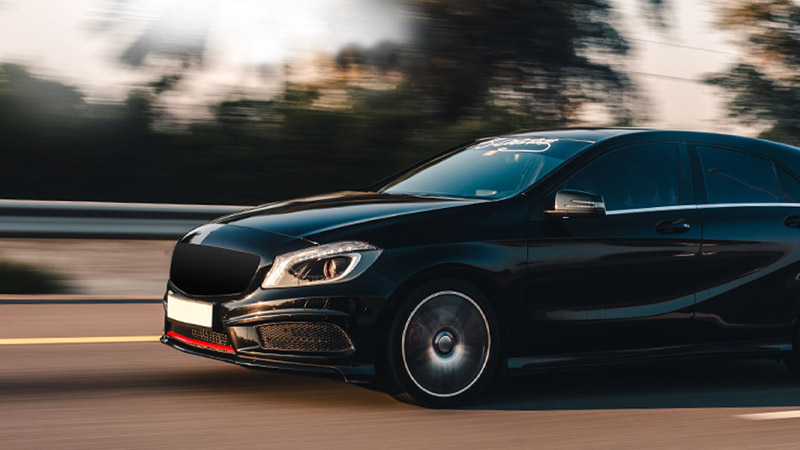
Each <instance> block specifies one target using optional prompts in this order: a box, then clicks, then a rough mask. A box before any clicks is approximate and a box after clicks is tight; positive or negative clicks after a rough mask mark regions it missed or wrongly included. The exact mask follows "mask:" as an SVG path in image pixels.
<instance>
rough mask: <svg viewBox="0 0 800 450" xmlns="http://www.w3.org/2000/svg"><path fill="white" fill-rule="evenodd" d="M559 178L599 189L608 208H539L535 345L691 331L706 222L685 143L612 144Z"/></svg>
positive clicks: (680, 339) (647, 338)
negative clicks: (578, 211)
mask: <svg viewBox="0 0 800 450" xmlns="http://www.w3.org/2000/svg"><path fill="white" fill-rule="evenodd" d="M559 187H560V188H567V189H577V190H582V191H587V192H592V193H596V194H600V195H602V196H603V197H604V200H605V204H606V208H607V214H606V216H604V217H577V216H576V217H568V218H566V217H553V216H548V215H547V214H541V213H536V212H535V213H534V214H533V215H532V218H533V219H532V221H531V222H530V223H529V227H528V229H529V235H530V237H531V239H530V241H529V250H528V260H529V271H530V280H529V282H528V285H527V298H526V301H527V305H526V307H527V311H528V319H529V331H530V332H529V335H530V336H533V338H532V339H531V340H530V341H529V342H531V348H530V349H529V354H553V353H573V352H592V351H604V350H621V349H640V348H652V347H658V346H664V345H674V344H681V343H685V342H689V341H691V336H690V335H689V334H690V332H691V327H690V326H689V323H690V322H691V319H692V308H693V306H694V290H695V288H696V286H697V284H698V282H699V281H698V279H697V278H698V277H697V264H698V262H699V254H700V239H701V236H702V226H701V221H700V219H699V217H698V213H697V210H696V205H695V204H694V198H693V192H692V180H691V176H690V165H689V161H688V156H687V152H686V149H685V147H684V146H683V145H682V144H680V143H676V142H665V143H648V144H638V145H633V146H628V147H624V148H620V149H616V150H612V151H611V152H609V153H607V154H604V155H602V156H600V157H598V158H597V159H595V160H593V161H591V162H590V163H588V164H587V165H586V166H584V167H583V168H581V169H579V170H577V171H576V173H574V174H573V175H572V176H570V177H569V178H568V179H567V180H566V182H564V183H563V184H561V185H560V186H559ZM550 206H552V205H550Z"/></svg>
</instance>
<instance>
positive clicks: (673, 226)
mask: <svg viewBox="0 0 800 450" xmlns="http://www.w3.org/2000/svg"><path fill="white" fill-rule="evenodd" d="M798 219H800V216H798ZM798 225H800V222H799V223H798ZM691 229H692V225H691V224H690V223H688V222H686V219H669V220H665V221H663V222H659V223H658V224H656V232H657V233H661V234H680V233H686V232H687V231H689V230H691Z"/></svg>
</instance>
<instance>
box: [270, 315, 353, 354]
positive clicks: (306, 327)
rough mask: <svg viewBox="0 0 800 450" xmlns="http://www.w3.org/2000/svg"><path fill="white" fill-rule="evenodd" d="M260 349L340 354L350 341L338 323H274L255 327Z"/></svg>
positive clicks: (349, 347) (351, 347)
mask: <svg viewBox="0 0 800 450" xmlns="http://www.w3.org/2000/svg"><path fill="white" fill-rule="evenodd" d="M256 329H257V330H258V334H259V336H260V337H261V348H263V349H264V350H271V351H286V352H302V353H341V352H344V351H348V350H352V349H353V343H352V342H351V341H350V338H349V337H348V336H347V333H345V332H344V330H342V328H341V327H339V326H338V325H334V324H332V323H325V322H278V323H268V324H265V325H260V326H258V327H256Z"/></svg>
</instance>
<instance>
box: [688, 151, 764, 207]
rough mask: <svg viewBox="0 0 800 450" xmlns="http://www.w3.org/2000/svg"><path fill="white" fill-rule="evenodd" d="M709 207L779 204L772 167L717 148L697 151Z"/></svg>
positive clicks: (743, 155) (746, 155) (747, 156)
mask: <svg viewBox="0 0 800 450" xmlns="http://www.w3.org/2000/svg"><path fill="white" fill-rule="evenodd" d="M697 152H698V153H699V154H700V162H701V163H702V166H703V176H704V178H705V180H706V190H707V192H708V202H709V203H771V202H777V201H778V184H777V182H776V180H775V172H774V171H773V169H772V163H771V162H769V161H767V160H766V159H762V158H759V157H757V156H753V155H749V154H747V153H742V152H737V151H734V150H728V149H724V148H717V147H702V146H698V147H697Z"/></svg>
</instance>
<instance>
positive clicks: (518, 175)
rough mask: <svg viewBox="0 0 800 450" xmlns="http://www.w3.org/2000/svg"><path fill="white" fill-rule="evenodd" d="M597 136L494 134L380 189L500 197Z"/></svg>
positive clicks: (522, 187)
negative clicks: (559, 137)
mask: <svg viewBox="0 0 800 450" xmlns="http://www.w3.org/2000/svg"><path fill="white" fill-rule="evenodd" d="M592 143H593V142H592V141H583V140H575V139H549V138H543V137H524V136H523V137H504V138H495V139H489V140H486V141H482V142H479V143H477V144H474V145H471V146H467V147H464V148H463V149H461V150H459V151H456V152H455V153H450V154H448V155H446V156H443V157H441V158H437V159H435V160H433V161H431V162H429V163H427V164H424V165H422V166H420V167H418V168H416V169H414V170H412V171H410V172H408V173H406V174H404V175H403V176H401V177H399V178H397V179H396V180H392V181H391V182H390V183H389V184H387V185H386V186H384V187H383V188H382V189H381V190H380V192H384V193H388V194H412V195H430V196H441V197H457V198H487V199H497V198H506V197H511V196H513V195H516V194H518V193H520V192H522V191H523V190H525V189H527V188H528V187H530V186H532V185H533V184H534V183H536V182H537V181H539V180H541V179H542V178H543V177H544V176H545V175H547V174H548V173H550V172H551V171H552V170H553V169H555V168H556V167H558V166H559V165H560V164H561V163H563V162H564V161H565V160H566V159H567V158H569V157H570V156H572V155H574V154H575V153H576V152H578V151H580V150H582V149H583V148H585V147H587V146H589V145H591V144H592Z"/></svg>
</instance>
